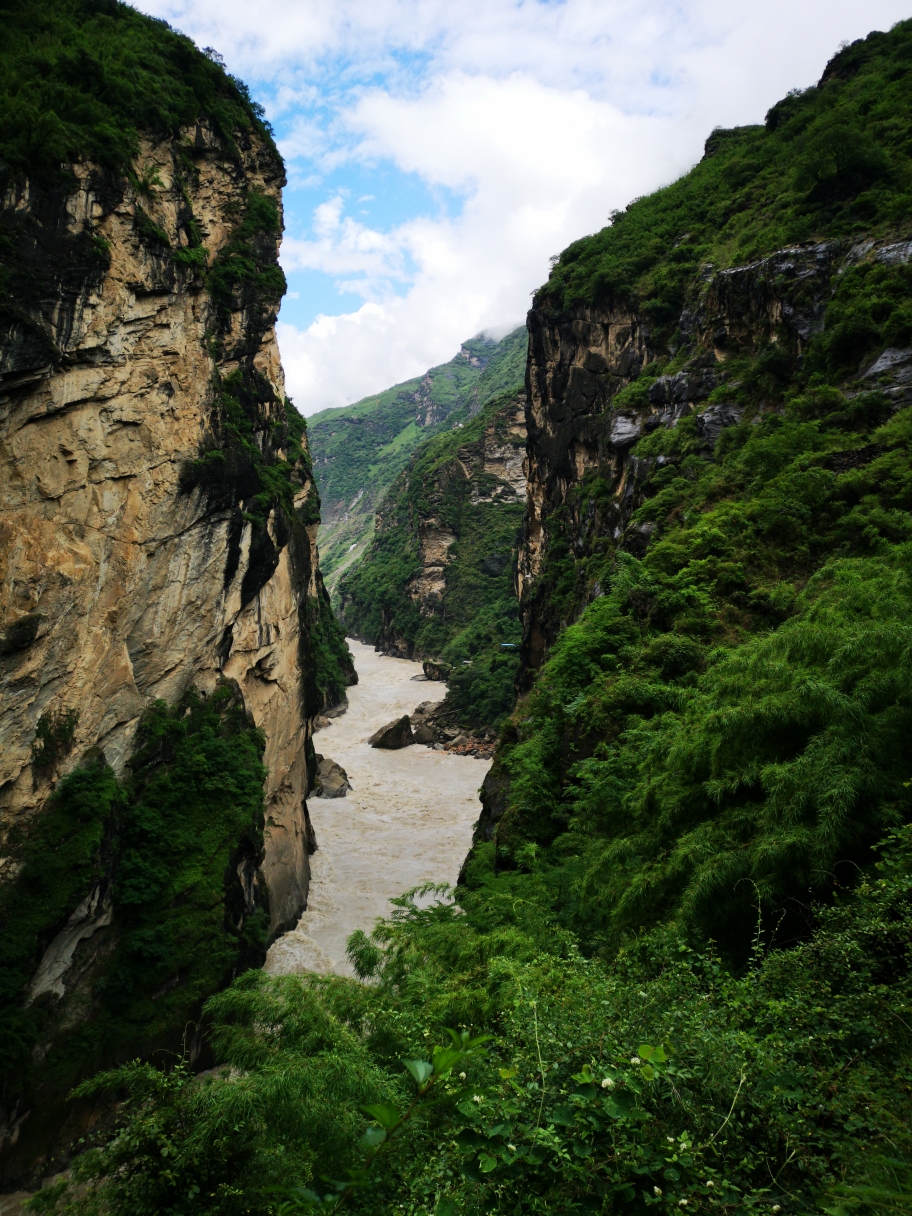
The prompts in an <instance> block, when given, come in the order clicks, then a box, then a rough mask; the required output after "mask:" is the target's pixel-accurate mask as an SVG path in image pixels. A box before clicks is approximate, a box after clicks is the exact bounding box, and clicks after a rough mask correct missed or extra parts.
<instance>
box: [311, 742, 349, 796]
mask: <svg viewBox="0 0 912 1216" xmlns="http://www.w3.org/2000/svg"><path fill="white" fill-rule="evenodd" d="M350 789H351V782H350V781H349V779H348V773H346V771H345V769H344V768H343V767H342V765H341V764H336V762H335V760H330V759H329V757H327V756H321V755H320V754H319V752H318V753H317V777H316V780H315V781H314V787H313V793H314V795H315V796H316V797H317V798H344V797H345V795H346V794H347V793H348V791H349V790H350Z"/></svg>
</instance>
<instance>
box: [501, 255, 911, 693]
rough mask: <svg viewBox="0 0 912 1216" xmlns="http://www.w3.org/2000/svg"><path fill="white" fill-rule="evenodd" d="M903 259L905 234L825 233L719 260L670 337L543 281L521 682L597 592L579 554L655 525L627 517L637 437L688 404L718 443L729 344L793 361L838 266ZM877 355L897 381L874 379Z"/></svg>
mask: <svg viewBox="0 0 912 1216" xmlns="http://www.w3.org/2000/svg"><path fill="white" fill-rule="evenodd" d="M908 257H909V250H908V249H907V245H906V244H902V245H897V244H895V243H893V244H882V245H876V244H875V243H874V242H873V241H864V240H862V241H858V242H856V243H854V244H849V243H848V242H842V243H840V242H836V241H831V242H825V243H819V244H813V245H803V246H795V247H790V248H786V249H780V250H778V251H777V252H776V253H774V254H771V255H770V256H769V257H766V258H763V259H761V260H759V261H757V262H753V263H750V264H749V265H745V266H738V267H734V268H732V269H729V270H723V271H719V272H716V271H714V270H713V268H712V267H711V266H706V267H704V268H703V270H702V272H701V274H700V276H699V279H698V282H697V284H696V286H695V288H694V289H693V292H692V295H691V298H690V299H689V300H688V302H687V304H686V306H685V308H684V310H683V311H682V313H681V316H680V318H679V320H678V325H677V333H676V336H675V338H674V340H673V342H672V344H671V346H670V347H668V346H657V344H656V343H655V342H654V339H653V334H652V332H651V329H650V326H649V324H648V323H647V321H646V319H645V318H644V317H643V316H642V315H641V314H640V313H639V312H638V311H637V309H636V308H635V307H634V306H632V305H630V304H629V303H626V302H624V301H619V300H614V301H611V300H609V301H606V302H605V303H604V304H603V305H600V306H583V305H579V306H576V307H573V308H570V309H566V310H560V309H557V308H556V307H554V306H553V305H552V303H551V301H549V299H548V295H547V287H546V288H545V289H543V291H542V292H541V293H540V294H539V296H538V297H537V299H536V301H535V306H534V307H533V309H532V310H531V311H530V313H529V316H528V329H529V354H528V364H527V370H526V388H527V398H528V400H527V407H526V425H527V432H528V440H527V449H526V470H527V475H528V497H527V507H526V515H525V520H524V533H523V544H522V547H521V549H520V555H519V563H518V575H517V580H518V588H517V589H518V593H519V597H520V604H521V613H522V617H523V629H524V641H523V668H522V671H523V673H524V675H523V676H521V690H522V688H525V687H528V681H529V679H530V678H531V676H530V673H531V672H532V671H534V670H535V669H536V668H538V667H539V666H540V665H541V663H542V661H543V659H544V656H545V654H546V652H547V649H548V647H549V646H550V645H551V644H552V643H553V642H554V640H555V639H556V637H557V635H558V633H559V632H560V630H561V629H562V628H564V627H565V626H566V625H568V624H570V623H571V622H572V620H573V619H575V617H576V615H578V613H579V612H580V611H581V610H582V608H583V607H585V605H586V604H587V603H588V602H589V601H590V600H591V599H593V598H594V597H595V596H597V595H598V594H599V593H600V590H601V588H600V587H599V586H598V585H597V583H596V584H592V583H591V582H589V581H587V577H586V574H585V569H584V567H585V560H584V559H585V558H586V557H587V556H588V555H590V554H592V553H594V552H596V551H598V552H601V553H604V552H605V550H606V547H607V548H608V549H611V548H623V549H626V550H627V551H628V552H632V553H634V554H636V555H639V554H641V553H642V552H643V550H644V548H645V546H646V545H647V544H648V542H649V536H650V527H651V525H649V524H640V525H637V524H636V523H634V522H633V521H632V519H631V517H632V516H633V514H634V512H635V511H636V509H637V507H639V506H640V505H641V502H642V496H641V494H640V485H641V483H642V481H643V479H644V477H645V476H646V475H647V474H648V473H649V472H650V471H651V467H652V465H653V463H654V462H653V461H651V460H646V459H643V458H639V457H637V456H636V455H634V453H633V451H632V449H633V448H634V446H635V444H636V443H637V441H638V440H639V439H640V438H641V437H643V436H644V435H646V434H648V433H649V432H650V431H651V430H654V429H655V428H657V427H661V426H664V427H674V426H676V425H677V424H678V422H679V421H680V420H681V419H682V418H683V417H685V416H686V415H689V414H695V415H696V418H695V422H696V426H697V431H698V434H699V436H700V437H701V439H702V440H703V441H704V442H705V443H706V444H707V446H712V445H713V444H715V442H716V441H717V440H718V438H719V436H720V434H721V433H722V431H723V430H724V429H725V428H726V427H729V426H733V425H735V424H736V423H738V422H740V421H741V418H742V410H741V409H740V407H739V406H738V405H736V404H735V403H734V402H732V401H726V400H725V385H726V382H727V380H728V379H729V377H728V374H727V370H726V361H727V360H728V359H729V358H730V357H731V356H734V355H738V354H756V353H757V352H758V351H759V350H761V349H763V348H767V349H769V348H770V347H777V348H778V349H779V350H781V352H782V354H783V357H784V358H786V359H787V360H789V361H790V362H791V363H793V364H797V361H799V360H800V359H801V357H802V355H803V352H804V350H805V349H806V346H807V343H808V341H809V340H810V339H811V338H812V337H813V336H814V335H815V334H817V333H819V332H820V331H821V329H822V328H823V319H824V313H825V310H826V306H827V303H828V301H829V299H830V297H831V294H832V289H833V285H834V281H835V276H836V275H837V274H838V273H839V271H840V270H841V269H842V268H844V267H846V266H849V265H851V264H853V263H855V262H858V261H860V260H862V259H878V260H880V261H882V262H884V263H885V264H886V263H890V264H892V263H893V262H895V261H897V260H907V259H908ZM888 355H893V356H895V357H894V358H893V359H892V361H890V360H889V359H887V356H882V358H881V361H879V362H878V364H877V366H876V368H872V369H869V370H868V375H869V376H870V377H871V378H872V379H873V378H875V377H876V378H878V383H879V386H880V387H881V388H883V390H884V391H885V392H887V393H888V394H890V395H892V396H894V397H896V398H897V401H898V403H899V399H900V398H902V400H903V401H904V400H905V399H906V393H907V391H908V385H907V382H909V383H912V380H910V377H909V375H908V362H909V360H908V352H905V351H898V352H888ZM672 356H674V364H673V366H677V367H678V370H677V371H674V372H673V373H669V374H665V375H661V376H658V377H657V378H656V379H655V381H654V382H653V383H651V384H650V386H649V389H648V393H647V394H646V397H647V398H648V399H647V400H646V401H645V402H644V401H642V400H640V401H638V402H637V403H636V404H634V405H630V404H626V405H625V404H623V403H620V404H619V403H616V402H615V398H616V397H617V396H618V394H619V393H620V392H621V390H622V389H624V388H625V387H626V386H627V385H629V384H631V383H632V382H633V381H634V380H636V379H637V378H638V377H640V375H644V376H648V375H650V365H652V364H656V363H661V364H663V365H666V364H667V362H668V360H669V359H670V358H671V357H672ZM884 360H886V362H888V363H889V368H888V369H887V370H888V371H889V373H890V375H891V376H892V378H893V381H895V384H894V385H893V387H890V386H889V385H884V383H883V381H884V379H885V377H884V376H883V375H882V373H883V371H884V368H883V367H881V365H880V364H881V362H882V361H884ZM711 394H712V398H713V399H712V401H711V402H709V401H708V400H707V399H708V398H709V397H710V395H711ZM621 402H623V398H622V399H621ZM659 459H660V460H661V459H662V458H661V457H660V458H659ZM596 479H597V481H598V483H599V493H597V494H586V493H580V490H581V489H582V488H583V484H584V482H585V483H588V484H592V483H593V482H594V481H595V480H596ZM558 547H560V548H561V552H563V553H566V554H567V556H568V557H569V558H570V559H572V561H573V562H574V565H575V570H576V589H575V593H574V596H573V597H572V602H571V600H568V598H567V597H566V596H564V597H563V600H562V603H563V612H562V615H558V614H556V613H555V611H554V608H553V606H551V605H550V604H549V597H548V589H549V580H550V577H551V572H550V570H549V566H550V564H551V563H550V561H549V559H550V557H551V556H552V555H554V554H555V553H556V552H557V548H558ZM564 578H565V582H564V584H563V585H564V586H566V574H565V576H564ZM568 603H569V604H570V607H569V609H568V607H567V605H568ZM523 680H525V683H523Z"/></svg>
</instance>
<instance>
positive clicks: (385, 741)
mask: <svg viewBox="0 0 912 1216" xmlns="http://www.w3.org/2000/svg"><path fill="white" fill-rule="evenodd" d="M414 742H415V736H414V735H413V734H412V724H411V721H410V720H409V716H408V714H403V715H402V717H401V718H397V719H396V721H395V722H388V723H387V724H386V726H381V727H380V729H379V730H378V731H375V732H374V734H372V735H371V737H370V738H369V739H368V743H369V744H370V745H371V747H383V748H386V749H387V750H390V751H393V750H395V749H396V748H398V747H408V746H409V744H410V743H414Z"/></svg>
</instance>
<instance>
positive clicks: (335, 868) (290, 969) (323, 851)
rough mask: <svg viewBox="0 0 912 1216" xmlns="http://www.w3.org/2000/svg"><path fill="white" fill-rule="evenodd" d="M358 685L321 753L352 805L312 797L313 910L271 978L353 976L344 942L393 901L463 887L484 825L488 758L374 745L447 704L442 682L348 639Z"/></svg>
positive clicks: (319, 740)
mask: <svg viewBox="0 0 912 1216" xmlns="http://www.w3.org/2000/svg"><path fill="white" fill-rule="evenodd" d="M348 644H349V646H350V647H351V652H352V655H353V656H354V660H355V667H356V668H357V671H358V684H357V685H356V687H354V688H350V689H349V690H348V699H349V709H348V712H347V713H346V714H343V716H342V717H340V718H336V719H334V721H333V723H332V725H331V726H328V727H326V728H324V729H323V730H321V731H318V732H317V734H316V735H315V736H314V744H315V746H316V749H317V751H318V752H320V753H322V755H324V756H327V757H329V758H331V759H333V760H335V761H336V762H337V763H338V764H341V765H342V767H343V768H344V769H345V770H346V772H347V773H348V779H349V781H350V782H351V783H352V787H353V788H352V790H351V792H350V793H349V794H348V795H347V797H345V798H309V799H308V801H307V805H308V807H309V808H310V816H311V819H312V821H313V826H314V831H315V833H316V837H317V846H318V847H317V851H316V853H314V854H313V856H312V857H311V859H310V863H311V886H310V895H309V898H308V903H307V910H306V911H305V912H304V914H303V915H302V916H301V919H300V920H299V922H298V924H297V927H296V928H295V929H293V930H292V931H291V932H290V933H286V934H285V936H284V937H281V938H279V940H278V941H277V942H276V943H275V944H274V945H273V947H272V948H271V950H270V951H269V956H268V958H267V960H266V970H267V971H268V972H270V973H271V974H273V975H288V974H293V973H294V972H299V971H318V972H322V973H327V972H335V973H336V974H338V975H351V974H352V969H351V966H350V964H349V962H348V960H347V958H346V956H345V942H346V940H347V938H348V936H349V934H350V933H352V932H353V931H354V930H355V929H364V930H365V931H366V932H370V930H371V929H372V928H373V926H374V923H375V922H376V920H377V918H378V917H381V916H385V915H388V914H389V912H390V911H391V907H390V903H389V901H390V899H393V898H395V897H396V896H398V895H401V894H402V893H403V891H407V890H408V889H409V888H411V887H415V886H418V885H419V884H420V883H424V882H435V883H444V882H446V883H455V881H456V876H457V875H458V873H459V868H460V866H461V865H462V862H463V860H464V859H465V855H466V853H467V852H468V850H469V846H470V844H471V843H472V828H473V827H474V825H475V822H476V820H477V819H478V814H479V811H480V809H481V808H480V805H479V802H478V789H479V786H480V785H481V783H482V781H483V780H484V776H485V773H486V772H487V771H488V768H489V767H490V761H489V760H476V759H474V757H472V756H457V755H450V754H449V753H447V752H437V751H432V750H431V749H430V748H427V747H421V746H418V745H416V746H412V747H404V748H402V749H400V750H399V751H381V750H379V749H376V748H372V747H369V746H368V744H367V740H368V738H369V737H370V736H371V735H372V734H373V732H374V731H375V730H377V729H378V727H380V726H383V725H385V724H386V723H387V722H390V721H391V720H392V719H394V718H398V717H401V716H402V715H403V714H408V713H411V712H412V711H413V710H414V708H415V706H416V705H418V704H419V703H420V702H421V701H439V700H441V699H442V698H443V696H444V694H445V692H446V688H445V686H444V685H443V684H439V683H432V682H426V681H423V680H421V681H417V680H414V679H413V677H414V676H416V675H420V674H421V665H420V663H410V662H408V661H407V660H405V659H391V658H387V657H385V656H383V655H379V654H377V653H376V652H375V651H374V650H372V649H371V648H370V647H369V646H364V645H362V644H361V643H360V642H355V641H352V640H351V639H349V643H348Z"/></svg>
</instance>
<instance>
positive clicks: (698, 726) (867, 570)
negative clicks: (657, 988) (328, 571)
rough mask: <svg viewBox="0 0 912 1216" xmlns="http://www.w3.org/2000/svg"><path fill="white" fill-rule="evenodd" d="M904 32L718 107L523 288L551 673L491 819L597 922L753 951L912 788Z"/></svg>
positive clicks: (504, 847)
mask: <svg viewBox="0 0 912 1216" xmlns="http://www.w3.org/2000/svg"><path fill="white" fill-rule="evenodd" d="M910 56H912V24H910V23H904V24H902V25H900V26H899V27H897V29H896V30H894V31H893V32H892V33H891V34H890V35H872V37H871V38H870V39H868V41H867V42H865V43H863V44H857V45H855V46H853V47H850V48H848V49H847V50H845V51H843V52H841V53H840V54H839V55H838V56H837V57H836V59H835V60H834V61H833V62H832V63H831V64H830V65H829V67H828V68H827V71H826V73H825V75H824V77H823V79H822V80H821V83H820V85H819V86H817V87H816V88H814V89H810V90H808V91H807V92H805V93H804V94H802V95H801V96H797V95H793V96H790V97H789V98H787V99H786V100H785V102H783V103H780V104H779V105H777V106H775V107H773V109H772V110H771V111H770V114H769V115H768V117H767V122H766V125H765V126H764V127H758V128H748V129H747V130H746V131H743V132H738V131H736V132H730V133H726V134H722V133H718V132H717V133H716V134H715V135H714V136H713V137H712V138H711V139H710V140H709V142H708V146H707V156H706V157H705V158H704V160H703V162H702V163H701V164H700V165H698V166H697V168H696V169H694V170H693V172H692V173H691V174H689V175H688V176H687V177H685V178H683V179H682V180H681V181H680V182H678V183H676V184H675V185H673V186H670V187H668V188H667V189H666V190H663V191H660V192H659V193H658V194H657V195H654V196H651V197H649V198H647V199H643V200H640V201H638V202H635V203H633V204H632V205H631V207H630V208H629V209H628V211H627V212H626V213H624V214H623V215H620V216H616V217H615V219H614V223H613V224H612V225H611V227H610V228H608V229H606V230H605V231H603V232H602V233H599V234H598V235H597V236H595V237H592V238H589V239H588V240H586V241H581V242H577V244H575V245H573V246H571V247H570V249H569V250H567V251H566V252H565V253H564V254H562V255H561V258H560V260H559V262H558V264H557V265H556V266H555V268H554V273H553V275H552V279H551V281H549V283H548V284H547V285H546V286H545V287H544V288H543V289H542V290H541V291H540V292H539V294H538V295H537V297H536V299H535V302H534V307H533V310H532V312H531V313H530V317H529V329H530V349H529V369H528V387H529V394H530V395H529V410H528V423H529V447H528V476H529V503H530V509H529V513H528V516H527V519H526V524H525V541H524V544H523V548H522V553H521V557H520V570H519V577H520V587H521V610H522V616H523V622H524V637H523V660H524V664H525V676H524V680H523V686H524V687H525V688H526V689H531V690H532V691H531V693H530V695H529V696H528V698H527V699H526V700H525V701H524V702H523V703H522V704H521V705H520V707H519V708H518V710H517V714H516V717H515V720H514V724H513V726H512V727H511V728H510V731H509V732H508V733H507V735H506V737H505V739H504V746H503V748H502V750H501V753H500V759H499V762H498V765H497V767H496V770H495V772H494V773H492V774H491V775H490V777H489V797H488V800H487V808H488V810H487V815H488V818H487V822H486V826H485V829H484V834H486V835H490V834H491V831H492V827H493V823H494V821H495V820H499V823H498V825H497V828H496V831H495V832H494V836H495V838H496V850H497V857H498V862H497V864H498V865H500V866H506V867H509V866H516V865H517V864H519V863H518V861H517V859H518V858H519V857H521V856H524V855H525V852H524V850H526V849H527V848H528V846H529V845H530V844H532V845H535V846H536V847H538V848H541V847H543V846H545V847H547V848H548V849H549V850H550V853H549V855H550V856H558V855H559V856H560V858H561V861H560V864H559V869H560V872H561V875H562V877H561V878H560V882H561V883H564V882H565V881H566V874H567V873H568V867H569V872H572V873H573V875H574V884H575V885H574V890H575V892H576V894H575V896H574V897H573V899H571V900H569V901H568V902H564V904H563V913H562V915H564V916H565V917H566V918H567V920H568V923H572V924H576V925H579V926H580V927H581V926H582V925H585V926H586V932H587V934H588V935H589V937H590V941H591V943H592V945H593V946H595V945H596V944H597V943H602V945H603V947H604V948H605V949H609V950H613V949H615V948H616V946H617V944H618V943H619V942H621V941H623V940H624V937H625V934H627V933H628V932H630V931H639V930H642V929H643V928H645V927H649V926H653V925H658V924H662V923H675V924H679V925H681V926H682V927H686V929H687V930H688V931H689V932H694V933H696V934H697V935H699V936H700V937H712V938H714V939H715V940H716V941H719V942H721V943H723V944H724V946H725V948H726V949H727V950H731V951H732V952H733V953H734V954H735V955H739V954H740V952H743V951H745V950H746V949H747V943H748V941H749V938H750V933H751V926H752V925H754V924H755V923H756V918H757V906H758V900H759V907H760V910H761V912H762V913H763V915H764V917H766V918H768V919H767V925H768V930H769V933H770V934H771V935H772V936H775V935H777V934H778V937H780V938H783V939H793V938H794V937H795V936H796V935H799V934H800V933H801V932H803V931H804V927H805V920H806V913H805V911H804V907H805V904H806V901H807V898H808V896H809V895H810V896H811V897H812V898H815V899H830V898H832V897H833V895H834V894H835V892H836V890H837V889H839V887H840V886H841V885H842V884H843V883H846V882H849V881H850V875H851V873H853V872H854V869H855V867H856V866H857V865H864V864H867V863H868V862H869V861H870V859H871V857H872V855H873V854H872V850H874V848H875V847H876V845H877V842H878V841H879V840H880V838H881V837H882V836H883V834H884V832H886V831H887V830H888V829H889V828H890V827H891V826H896V825H899V824H902V823H904V822H906V821H907V820H908V819H909V818H910V813H912V801H910V795H909V791H908V788H907V786H906V779H907V778H906V770H907V768H908V757H907V754H906V748H905V745H904V744H902V743H901V742H900V740H901V738H902V736H903V732H904V731H905V729H906V725H905V724H906V723H907V722H908V721H909V712H910V708H912V706H910V704H909V701H908V694H907V691H906V677H905V675H904V674H902V673H903V672H904V671H905V664H906V663H907V662H908V657H907V654H908V652H907V650H906V641H905V640H904V639H905V630H906V624H905V622H906V617H907V613H908V605H909V600H908V597H909V595H910V588H909V585H908V558H909V550H908V544H909V542H910V540H912V515H910V513H909V512H910V508H912V500H910V499H909V498H908V485H909V478H910V472H912V470H910V465H909V446H908V428H909V425H910V423H909V418H910V417H912V414H910V413H909V407H910V406H912V265H910V258H912V228H910V226H909V215H910V209H909V202H910V195H909V193H908V192H909V190H910V186H912V160H910V152H912V145H910V143H909V133H910V130H912V122H910V118H912V103H910V99H909V93H908V88H907V85H908V79H909V76H908V73H909V70H910V62H912V60H910ZM796 236H798V237H801V238H804V239H803V243H800V244H789V245H784V246H781V247H780V245H779V242H781V241H783V240H789V239H791V240H794V239H795V237H796ZM745 253H746V254H748V255H750V257H751V258H752V260H751V261H748V262H745V263H741V262H738V261H737V258H738V257H739V255H741V254H745ZM539 670H540V675H539V677H538V679H537V680H536V679H534V676H535V673H536V671H539ZM558 841H559V842H560V844H559V853H555V852H554V849H555V847H556V846H557V842H558ZM571 858H572V861H571ZM546 868H547V866H546ZM777 925H778V926H779V927H778V930H777V929H776V926H777Z"/></svg>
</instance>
